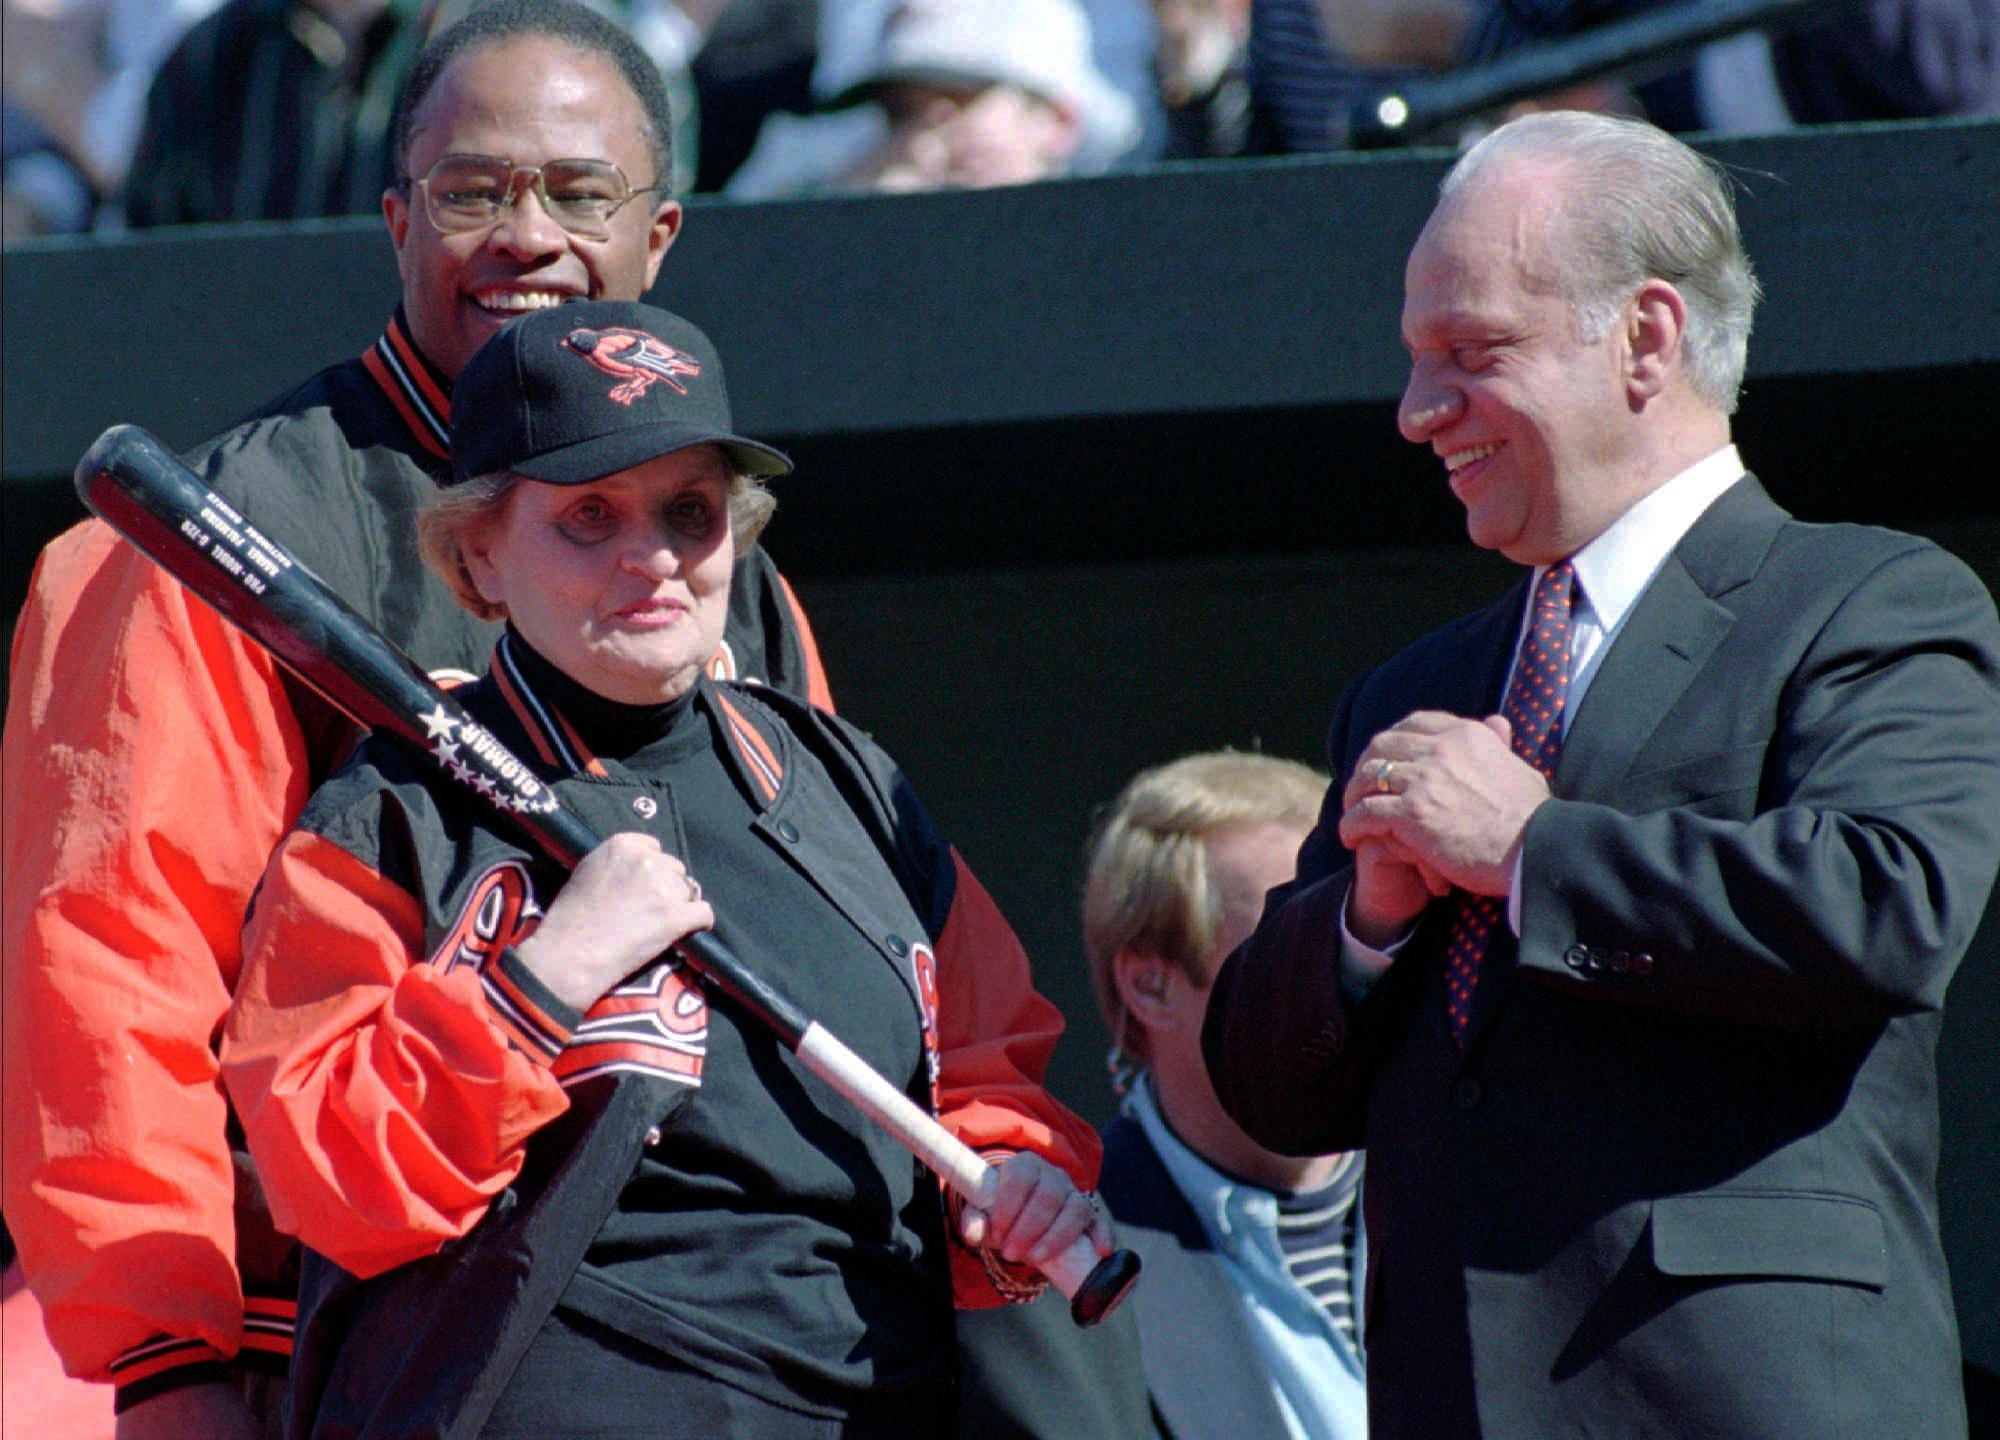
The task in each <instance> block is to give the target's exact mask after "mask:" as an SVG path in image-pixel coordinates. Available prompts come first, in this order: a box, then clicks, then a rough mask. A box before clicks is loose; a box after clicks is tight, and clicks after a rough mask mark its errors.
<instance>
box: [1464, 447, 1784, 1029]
mask: <svg viewBox="0 0 2000 1440" xmlns="http://www.w3.org/2000/svg"><path fill="white" fill-rule="evenodd" d="M1785 518H1786V516H1785V512H1784V511H1783V510H1781V509H1780V508H1779V507H1778V506H1777V505H1776V504H1775V503H1774V502H1773V501H1772V500H1771V497H1770V496H1769V495H1767V494H1766V493H1765V491H1764V487H1763V486H1762V485H1759V484H1758V483H1757V480H1756V478H1755V477H1754V476H1746V477H1745V478H1744V479H1743V480H1742V481H1741V482H1740V483H1738V484H1736V485H1734V486H1732V487H1731V488H1730V489H1728V490H1726V491H1724V492H1723V494H1722V495H1721V496H1720V497H1719V498H1718V499H1717V500H1716V501H1715V503H1714V504H1712V505H1710V506H1709V507H1708V509H1707V510H1706V511H1705V512H1703V514H1702V516H1701V518H1700V519H1699V520H1697V521H1695V523H1694V525H1693V526H1692V527H1691V528H1690V529H1689V530H1688V533H1687V534H1686V535H1684V536H1682V537H1681V542H1680V544H1679V545H1677V546H1675V547H1674V550H1673V553H1672V554H1670V555H1668V556H1667V559H1666V562H1665V563H1664V564H1662V565H1661V566H1660V571H1659V573H1658V574H1657V575H1655V576H1654V577H1653V579H1652V582H1651V583H1650V584H1648V585H1647V587H1646V589H1645V591H1644V592H1643V593H1642V594H1641V595H1640V596H1639V598H1638V600H1637V601H1636V602H1634V604H1633V607H1632V610H1631V613H1630V614H1628V615H1627V616H1626V617H1625V624H1624V627H1623V628H1622V629H1621V630H1620V631H1619V632H1618V634H1617V635H1616V636H1615V637H1613V639H1612V642H1611V648H1610V649H1609V650H1607V651H1606V652H1605V654H1604V660H1603V663H1602V664H1600V665H1599V666H1598V669H1597V674H1596V676H1595V677H1594V678H1593V679H1592V680H1591V682H1590V688H1589V690H1587V691H1586V692H1585V693H1584V697H1583V701H1582V703H1581V704H1580V705H1579V706H1578V707H1577V711H1576V715H1575V718H1574V719H1572V720H1571V721H1570V725H1569V729H1568V731H1567V733H1566V734H1565V735H1564V736H1563V746H1562V751H1561V754H1560V755H1559V756H1558V758H1557V760H1556V773H1555V777H1554V780H1553V781H1552V783H1551V786H1550V788H1551V790H1552V791H1553V792H1554V794H1555V796H1556V798H1557V799H1561V800H1587V799H1598V798H1602V797H1603V796H1605V795H1608V794H1610V793H1612V791H1613V789H1614V787H1615V786H1616V785H1617V784H1618V782H1619V781H1620V780H1621V779H1623V778H1624V776H1625V775H1626V774H1627V773H1628V772H1629V771H1630V770H1631V768H1632V762H1633V760H1634V759H1635V758H1636V757H1637V756H1638V755H1639V754H1640V752H1641V751H1643V750H1644V749H1645V747H1646V743H1647V742H1648V741H1649V740H1651V739H1652V737H1653V734H1654V732H1655V731H1657V730H1658V728H1659V726H1660V724H1661V723H1662V722H1663V721H1664V720H1665V719H1666V717H1667V716H1668V715H1669V714H1670V713H1671V712H1672V710H1673V708H1674V706H1675V705H1676V704H1677V703H1678V702H1679V701H1680V698H1681V696H1682V695H1683V694H1685V693H1686V691H1687V689H1688V686H1689V685H1691V684H1692V683H1693V682H1694V680H1695V677H1696V676H1697V675H1699V674H1700V673H1701V671H1702V668H1703V667H1704V666H1705V665H1706V664H1707V663H1708V659H1709V657H1710V656H1711V655H1713V654H1714V653H1715V650H1716V647H1717V646H1719V645H1721V644H1722V642H1723V640H1724V638H1725V637H1727V636H1728V634H1729V632H1730V630H1731V628H1732V627H1734V625H1735V623H1736V616H1735V612H1734V611H1733V610H1731V609H1730V608H1729V607H1728V606H1727V605H1725V604H1723V603H1721V599H1720V597H1722V596H1724V595H1726V594H1728V593H1729V592H1730V591H1732V590H1734V589H1736V588H1737V587H1738V586H1740V585H1742V584H1743V583H1744V582H1745V581H1747V580H1749V579H1750V578H1751V577H1752V576H1753V575H1755V574H1756V573H1757V569H1758V567H1759V566H1760V565H1762V564H1763V561H1764V557H1765V555H1767V554H1768V553H1769V552H1770V548H1771V542H1772V541H1773V539H1775V538H1776V536H1777V533H1778V529H1779V527H1780V526H1781V525H1783V524H1784V522H1785ZM1515 614H1516V615H1517V616H1518V614H1519V608H1518V603H1517V605H1516V609H1515ZM1481 628H1482V629H1484V628H1485V627H1481ZM1512 647H1513V636H1512V635H1511V634H1510V635H1509V636H1508V638H1507V639H1506V640H1505V641H1503V642H1502V643H1501V654H1502V660H1501V665H1502V672H1501V673H1502V676H1503V680H1502V682H1501V683H1504V675H1505V667H1506V666H1508V665H1510V664H1511V663H1512V661H1513V648H1512ZM1514 961H1515V943H1514V937H1513V935H1512V933H1511V932H1508V933H1506V934H1504V935H1503V937H1502V938H1501V940H1500V941H1499V942H1498V943H1496V944H1495V945H1494V946H1493V947H1492V949H1491V950H1489V951H1488V953H1487V955H1486V957H1485V959H1484V960H1483V961H1482V962H1481V967H1480V968H1481V970H1482V974H1481V975H1480V978H1479V984H1478V986H1477V987H1476V988H1475V989H1474V991H1473V995H1472V1013H1471V1015H1470V1016H1469V1017H1468V1020H1467V1024H1466V1036H1465V1049H1464V1050H1463V1051H1462V1052H1459V1054H1458V1055H1457V1057H1456V1058H1457V1059H1458V1061H1459V1063H1460V1064H1461V1065H1462V1064H1463V1063H1464V1059H1465V1057H1466V1056H1469V1055H1471V1053H1472V1049H1473V1046H1474V1045H1476V1044H1477V1043H1478V1041H1479V1037H1480V1035H1481V1033H1482V1032H1483V1031H1484V1030H1485V1028H1486V1025H1487V1023H1488V1022H1489V1021H1490V1020H1491V1019H1492V1018H1493V1015H1494V1014H1495V1012H1496V1011H1498V1009H1499V1008H1500V1005H1501V1003H1502V1000H1503V998H1504V996H1505V994H1506V992H1507V990H1508V988H1509V987H1508V985H1507V983H1506V982H1507V980H1508V979H1509V978H1511V976H1512V973H1513V969H1514Z"/></svg>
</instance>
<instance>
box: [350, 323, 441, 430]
mask: <svg viewBox="0 0 2000 1440" xmlns="http://www.w3.org/2000/svg"><path fill="white" fill-rule="evenodd" d="M361 363H362V364H363V365H365V366H367V367H368V373H369V374H370V375H371V376H373V377H374V380H375V383H376V384H377V385H379V386H381V387H382V393H383V394H384V395H387V396H388V397H389V402H390V403H391V404H392V405H394V406H395V407H396V413H397V414H399V415H401V416H402V417H403V423H404V424H405V425H407V426H408V427H409V429H410V434H411V435H412V436H414V437H415V438H416V441H417V443H418V444H419V445H421V446H422V447H423V448H424V449H426V450H428V451H429V452H430V453H431V454H433V455H435V456H437V457H438V458H439V459H440V460H448V459H450V458H451V397H450V396H449V395H448V394H447V393H446V392H445V390H444V388H443V386H442V385H440V384H439V382H438V380H437V379H436V377H434V376H433V375H432V374H431V370H430V366H429V363H428V362H427V361H426V360H425V359H424V357H423V355H422V353H421V352H420V351H418V349H417V347H416V346H415V345H414V344H412V343H411V342H410V338H409V336H408V335H407V334H405V333H404V330H403V322H402V317H401V316H400V315H397V316H395V317H394V318H392V319H391V320H390V321H389V328H388V329H386V330H384V331H383V332H382V336H381V338H380V339H378V340H377V341H376V342H375V343H374V344H373V345H371V346H369V347H368V349H366V350H364V351H363V352H362V354H361Z"/></svg>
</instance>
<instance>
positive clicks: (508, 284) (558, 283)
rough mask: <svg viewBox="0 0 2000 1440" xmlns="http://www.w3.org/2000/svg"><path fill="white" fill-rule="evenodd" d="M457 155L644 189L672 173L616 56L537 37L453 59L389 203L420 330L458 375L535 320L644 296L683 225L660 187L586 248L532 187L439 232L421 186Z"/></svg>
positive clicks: (436, 357)
mask: <svg viewBox="0 0 2000 1440" xmlns="http://www.w3.org/2000/svg"><path fill="white" fill-rule="evenodd" d="M446 155H487V156H497V157H499V158H501V159H505V160H511V161H512V162H513V163H514V164H516V165H541V164H545V163H546V162H548V161H550V160H573V159H586V160H608V161H610V162H611V163H612V164H614V165H616V166H617V167H618V168H619V169H620V170H622V171H623V172H624V174H625V178H626V180H627V182H628V183H629V184H631V185H632V186H634V187H635V188H637V187H643V186H648V185H653V184H656V183H660V182H661V181H662V180H663V178H664V177H661V176H658V175H655V174H654V173H653V151H652V146H651V145H650V144H648V143H647V140H646V128H645V116H644V112H643V111H642V110H641V109H640V106H639V102H638V100H637V98H636V97H635V96H634V95H633V94H632V89H631V87H630V86H629V85H627V84H626V83H625V79H624V77H623V76H622V75H620V74H619V72H618V67H617V66H616V65H614V64H613V63H612V62H611V61H610V60H609V59H607V58H606V57H604V56H602V55H599V54H596V53H593V52H591V51H586V50H579V49H576V48H575V47H574V46H571V45H568V44H566V43H564V42H563V41H560V40H554V39H551V38H549V37H547V36H541V35H533V36H520V37H516V38H513V39H507V40H497V41H494V42H492V43H490V44H486V45H481V46H479V47H477V48H475V49H473V50H471V51H468V52H467V53H465V54H463V55H461V56H459V57H458V58H457V59H456V60H454V61H453V62H452V63H451V65H450V66H449V67H448V68H447V69H446V70H445V72H444V73H443V74H442V75H440V76H439V77H438V80H437V84H436V86H435V87H434V88H433V89H432V90H431V92H430V94H429V95H427V96H426V97H425V98H424V102H423V105H422V107H421V108H420V110H419V111H418V114H417V124H416V129H415V133H414V135H413V137H412V139H411V142H410V153H409V155H408V156H407V157H405V158H406V162H407V167H408V172H409V174H410V176H411V177H412V183H411V184H410V185H409V186H407V187H398V188H393V189H391V190H389V191H387V192H386V193H385V194H384V195H383V197H382V214H383V217H384V218H385V219H386V220H387V221H388V224H389V238H390V241H391V243H393V244H394V246H395V248H396V266H397V269H398V270H399V271H400V272H401V274H402V279H403V305H404V309H405V312H406V313H407V314H408V316H409V322H410V329H411V332H412V334H413V336H414V338H415V340H416V342H417V344H418V346H419V347H421V348H422V350H423V351H424V353H425V354H426V355H428V356H429V357H430V358H431V360H432V362H433V363H434V364H436V365H437V366H438V367H439V368H440V369H442V370H443V371H444V372H445V373H446V374H447V375H451V376H456V375H457V374H458V372H459V371H460V370H462V369H463V368H464V367H465V362H466V361H468V360H470V359H471V358H472V353H473V351H475V350H477V349H478V348H479V347H480V345H481V344H483V343H484V342H485V340H486V339H487V337H489V336H490V335H492V334H493V332H494V331H496V330H498V329H499V328H500V327H501V326H502V325H503V324H505V323H506V322H507V321H508V320H510V319H512V318H513V317H514V316H515V315H518V314H521V313H523V312H524V311H527V310H533V309H539V308H541V307H543V306H547V305H556V304H560V303H561V302H562V301H564V300H569V299H574V298H577V297H583V298H585V299H591V300H637V299H639V298H640V297H641V296H642V295H643V294H645V292H646V290H647V289H648V288H649V287H650V286H651V285H652V283H653V278H654V276H656V275H657V274H658V273H659V269H660V262H661V260H663V259H664V258H665V257H666V253H667V247H668V246H670V245H671V244H673V240H674V235H675V234H676V233H677V232H678V230H679V228H680V218H681V210H680V206H679V205H678V204H676V203H674V202H673V201H671V200H666V199H664V198H663V196H662V195H661V194H659V193H657V192H654V193H649V194H644V195H640V196H638V197H637V198H635V199H633V200H632V201H631V202H629V203H628V204H626V205H625V206H624V207H623V208H622V209H620V210H619V211H618V212H617V213H616V214H614V215H613V216H612V217H611V220H610V229H611V234H610V237H609V238H608V239H604V240H585V239H580V238H578V237H577V236H575V235H572V234H570V233H569V232H568V231H566V230H564V229H563V228H562V227H561V226H560V225H558V224H556V222H555V221H554V220H552V219H550V218H549V215H548V212H547V211H546V210H544V209H543V208H542V204H541V201H540V199H539V198H537V197H536V196H535V195H534V194H533V193H532V192H530V193H525V194H523V195H521V196H520V198H519V199H518V200H517V201H516V202H515V203H514V204H513V205H511V206H509V207H507V209H505V210H504V211H502V212H501V216H500V218H499V219H498V220H497V221H496V222H495V223H494V224H493V225H492V226H491V227H490V228H488V229H485V230H480V231H471V232H461V233H457V234H449V235H447V234H442V233H440V232H439V231H438V229H437V227H436V226H434V225H433V224H432V223H431V221H430V218H429V216H428V215H426V214H425V210H424V197H423V195H422V193H421V192H420V191H419V190H418V188H417V186H416V184H415V183H414V182H415V180H416V179H420V178H421V177H423V176H425V175H427V174H428V173H429V172H430V169H431V167H432V166H433V165H435V164H436V163H437V162H438V161H439V160H440V159H441V158H443V157H444V156H446Z"/></svg>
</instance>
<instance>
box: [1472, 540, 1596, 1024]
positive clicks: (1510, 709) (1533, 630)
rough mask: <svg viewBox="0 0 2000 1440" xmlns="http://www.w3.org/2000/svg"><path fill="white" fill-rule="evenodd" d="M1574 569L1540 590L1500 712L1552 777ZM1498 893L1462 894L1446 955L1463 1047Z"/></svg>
mask: <svg viewBox="0 0 2000 1440" xmlns="http://www.w3.org/2000/svg"><path fill="white" fill-rule="evenodd" d="M1575 581H1576V568H1575V567H1574V566H1572V565H1571V564H1570V563H1569V561H1567V560H1565V561H1563V563H1562V564H1560V565H1551V566H1550V567H1549V568H1548V569H1547V570H1545V571H1543V572H1542V578H1541V580H1540V581H1539V582H1538V583H1537V584H1536V586H1535V598H1534V615H1533V618H1532V619H1531V620H1530V621H1529V622H1528V633H1527V635H1526V636H1525V637H1523V639H1522V641H1521V655H1520V658H1519V659H1518V660H1517V661H1516V662H1515V664H1514V678H1513V679H1512V680H1510V681H1509V682H1508V683H1507V698H1506V699H1505V700H1502V701H1501V702H1500V713H1501V714H1502V715H1504V716H1505V717H1506V718H1507V723H1508V724H1509V725H1511V726H1513V727H1514V753H1515V754H1516V755H1518V756H1520V757H1521V758H1522V759H1523V760H1525V761H1527V762H1528V763H1529V764H1530V765H1532V766H1534V767H1535V768H1536V769H1537V770H1539V771H1541V772H1542V774H1543V775H1553V774H1555V769H1556V755H1557V754H1558V752H1560V751H1561V749H1562V715H1563V706H1564V705H1565V703H1566V702H1567V701H1568V699H1569V661H1570V650H1571V626H1570V595H1571V592H1572V590H1573V588H1574V586H1575ZM1506 904H1507V902H1506V900H1504V899H1503V898H1501V897H1499V896H1495V895H1469V894H1466V893H1465V892H1464V891H1460V892H1459V896H1458V915H1457V917H1456V918H1455V919H1454V920H1453V921H1452V926H1451V938H1450V940H1449V941H1447V942H1446V944H1445V950H1444V984H1445V1010H1446V1012H1447V1013H1448V1014H1449V1015H1450V1017H1451V1038H1452V1039H1453V1040H1454V1041H1456V1042H1457V1043H1458V1045H1459V1048H1461V1049H1463V1048H1464V1046H1465V1027H1466V1024H1467V1022H1468V1021H1469V1020H1470V1019H1471V1018H1472V989H1473V986H1474V985H1475V984H1476V983H1478V980H1479V962H1480V960H1481V959H1482V958H1483V957H1484V956H1485V954H1486V944H1487V940H1488V938H1489V937H1490V936H1491V935H1492V933H1493V930H1494V927H1495V926H1497V925H1499V924H1500V917H1501V915H1502V913H1503V912H1504V910H1505V908H1506Z"/></svg>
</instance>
